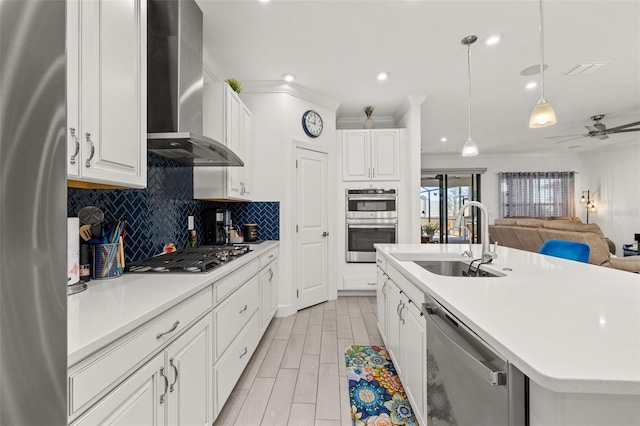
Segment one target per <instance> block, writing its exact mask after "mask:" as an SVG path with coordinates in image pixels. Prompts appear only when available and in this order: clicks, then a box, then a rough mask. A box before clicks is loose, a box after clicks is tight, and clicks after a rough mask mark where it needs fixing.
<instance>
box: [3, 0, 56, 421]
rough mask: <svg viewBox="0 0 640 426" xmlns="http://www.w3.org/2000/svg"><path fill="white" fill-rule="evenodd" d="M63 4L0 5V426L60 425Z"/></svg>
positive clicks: (12, 0)
mask: <svg viewBox="0 0 640 426" xmlns="http://www.w3.org/2000/svg"><path fill="white" fill-rule="evenodd" d="M65 73H66V56H65V3H64V1H61V0H18V1H17V0H0V424H1V425H29V426H31V425H63V424H66V421H67V417H66V409H65V408H66V386H67V385H66V376H67V296H66V291H67V290H66V280H67V274H66V266H67V263H66V251H67V249H66V246H67V243H66V240H67V237H66V216H67V212H66V210H67V207H66V204H67V191H66V170H65V161H64V157H65V149H66V147H65V128H66V111H65V109H66V107H65V91H66V90H65Z"/></svg>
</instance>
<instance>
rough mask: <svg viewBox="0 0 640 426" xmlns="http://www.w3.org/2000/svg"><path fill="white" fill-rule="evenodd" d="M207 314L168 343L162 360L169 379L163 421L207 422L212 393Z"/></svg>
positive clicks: (208, 423) (185, 423) (199, 423)
mask: <svg viewBox="0 0 640 426" xmlns="http://www.w3.org/2000/svg"><path fill="white" fill-rule="evenodd" d="M212 330H213V323H212V318H211V314H208V315H207V316H206V317H204V318H203V319H201V320H200V321H198V322H197V323H196V325H194V326H193V327H192V328H191V329H190V330H189V331H187V332H186V333H185V334H184V335H182V336H181V337H180V338H178V339H177V340H176V341H175V342H174V343H173V344H172V345H170V346H169V347H168V348H167V350H166V351H165V352H166V362H168V367H169V369H170V370H169V371H168V372H167V377H168V379H169V380H170V382H169V390H168V392H167V391H165V392H167V401H166V406H167V424H169V425H211V424H212V423H213V392H212V389H211V384H212V371H211V368H210V366H211V362H212V361H211V359H212V355H211V347H212V345H211V338H212Z"/></svg>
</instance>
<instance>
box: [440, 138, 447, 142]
mask: <svg viewBox="0 0 640 426" xmlns="http://www.w3.org/2000/svg"><path fill="white" fill-rule="evenodd" d="M447 140H448V139H447V138H440V142H446V141H447Z"/></svg>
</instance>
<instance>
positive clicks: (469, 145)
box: [461, 35, 478, 157]
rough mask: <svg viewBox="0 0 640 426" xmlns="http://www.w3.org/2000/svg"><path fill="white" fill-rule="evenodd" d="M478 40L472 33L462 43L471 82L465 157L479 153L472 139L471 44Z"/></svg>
mask: <svg viewBox="0 0 640 426" xmlns="http://www.w3.org/2000/svg"><path fill="white" fill-rule="evenodd" d="M476 40H478V37H476V36H474V35H470V36H466V37H465V38H463V39H462V41H461V43H462V44H464V45H466V46H467V82H468V84H469V98H468V99H469V102H468V104H467V109H468V113H469V138H468V139H467V141H466V142H465V143H464V146H463V147H462V156H463V157H473V156H474V155H478V146H477V145H476V143H475V142H474V141H473V139H471V45H472V44H473V43H475V42H476Z"/></svg>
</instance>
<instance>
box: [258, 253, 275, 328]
mask: <svg viewBox="0 0 640 426" xmlns="http://www.w3.org/2000/svg"><path fill="white" fill-rule="evenodd" d="M277 292H278V261H277V260H276V261H274V262H273V263H271V264H270V265H268V266H267V267H265V268H263V269H262V271H260V330H261V331H262V332H264V330H266V328H267V326H268V325H269V323H270V322H271V318H273V315H274V314H275V311H276V308H277V306H278V293H277Z"/></svg>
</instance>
